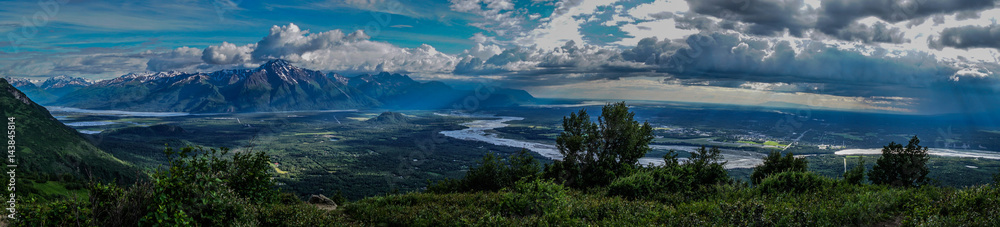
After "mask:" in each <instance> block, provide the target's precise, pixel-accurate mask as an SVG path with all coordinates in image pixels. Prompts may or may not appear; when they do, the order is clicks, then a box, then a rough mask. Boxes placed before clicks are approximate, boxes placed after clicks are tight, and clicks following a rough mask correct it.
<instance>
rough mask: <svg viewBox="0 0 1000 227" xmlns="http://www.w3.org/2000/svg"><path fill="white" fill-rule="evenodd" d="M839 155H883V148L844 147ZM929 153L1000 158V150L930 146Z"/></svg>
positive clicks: (947, 155)
mask: <svg viewBox="0 0 1000 227" xmlns="http://www.w3.org/2000/svg"><path fill="white" fill-rule="evenodd" d="M835 154H837V155H881V154H882V148H870V149H844V150H839V151H837V152H835ZM927 154H929V155H934V156H942V157H960V158H985V159H997V160H1000V152H995V151H983V150H956V149H946V148H929V149H928V150H927Z"/></svg>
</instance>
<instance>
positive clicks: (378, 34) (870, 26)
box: [0, 0, 1000, 114]
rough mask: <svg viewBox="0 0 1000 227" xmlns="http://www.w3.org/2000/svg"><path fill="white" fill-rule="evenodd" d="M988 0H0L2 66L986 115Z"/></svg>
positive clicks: (991, 1)
mask: <svg viewBox="0 0 1000 227" xmlns="http://www.w3.org/2000/svg"><path fill="white" fill-rule="evenodd" d="M998 4H1000V3H998V2H997V1H996V0H429V1H417V0H339V1H296V0H286V1H251V0H201V1H193V0H192V1H186V0H179V1H156V0H152V1H90V0H41V1H0V6H3V7H0V76H5V77H25V78H30V79H36V80H42V79H45V78H47V77H51V76H59V75H67V76H72V77H83V78H87V79H91V80H101V79H109V78H114V77H118V76H121V75H124V74H127V73H131V72H145V71H183V72H209V71H216V70H221V69H231V68H254V67H257V66H258V65H259V64H261V63H263V62H266V61H267V60H271V59H279V58H280V59H285V60H288V61H290V62H292V63H293V64H295V65H296V66H299V67H304V68H308V69H313V70H321V71H328V72H337V73H340V74H344V75H347V76H353V75H357V74H361V73H374V72H380V71H388V72H397V73H405V74H409V75H410V76H411V77H413V78H415V79H417V80H424V81H428V80H441V81H445V82H448V83H453V84H471V83H487V84H492V85H499V86H506V87H514V88H520V89H525V90H527V91H528V92H530V93H531V94H532V95H535V96H536V97H543V98H583V99H626V100H658V101H684V102H707V103H724V104H743V105H761V106H789V105H792V106H803V105H804V106H812V107H817V108H831V109H841V110H852V111H876V112H891V113H904V114H941V113H965V114H990V113H993V112H995V111H996V110H998V109H997V107H998V106H1000V99H998V98H997V97H1000V96H998V94H1000V75H997V72H998V71H1000V25H997V19H998V18H1000V8H997V6H998Z"/></svg>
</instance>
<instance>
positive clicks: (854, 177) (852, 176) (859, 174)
mask: <svg viewBox="0 0 1000 227" xmlns="http://www.w3.org/2000/svg"><path fill="white" fill-rule="evenodd" d="M864 180H865V159H864V158H860V159H858V164H857V165H856V166H854V168H851V170H848V171H847V172H844V182H847V183H848V184H854V185H859V184H861V183H862V182H864Z"/></svg>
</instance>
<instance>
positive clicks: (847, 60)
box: [664, 33, 957, 87]
mask: <svg viewBox="0 0 1000 227" xmlns="http://www.w3.org/2000/svg"><path fill="white" fill-rule="evenodd" d="M687 43H688V45H689V47H687V48H684V49H681V50H678V51H676V52H674V53H673V54H672V55H671V56H670V61H668V62H667V63H666V64H665V65H664V67H666V68H667V69H670V70H671V72H672V74H675V75H677V76H678V77H680V78H685V77H690V78H694V77H699V78H716V79H727V80H745V81H757V82H786V83H797V82H801V83H836V84H858V85H872V84H890V85H902V86H910V87H927V86H930V85H932V84H934V83H937V82H940V81H945V80H947V77H948V76H950V75H952V74H954V73H955V72H956V71H957V70H955V69H953V68H951V67H948V66H947V65H943V64H941V63H939V62H938V61H937V60H936V59H935V58H934V57H933V56H931V55H929V54H926V53H920V52H911V53H908V54H907V55H906V56H905V57H890V56H889V55H890V53H889V52H888V51H886V50H884V49H878V50H877V51H874V52H873V53H871V54H870V55H868V56H866V55H863V54H861V53H858V52H854V51H846V50H841V49H838V48H836V47H833V46H829V45H826V44H823V43H820V42H809V43H803V44H800V45H802V46H801V47H800V48H801V50H800V51H798V52H796V50H795V49H794V48H793V47H792V44H791V43H789V42H788V41H770V42H769V41H767V40H762V39H752V38H750V39H743V38H741V37H740V36H739V35H737V34H720V33H715V34H710V35H701V34H699V35H692V36H691V37H689V38H688V40H687ZM886 59H891V60H886Z"/></svg>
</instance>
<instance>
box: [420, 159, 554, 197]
mask: <svg viewBox="0 0 1000 227" xmlns="http://www.w3.org/2000/svg"><path fill="white" fill-rule="evenodd" d="M479 163H480V164H479V166H476V167H469V172H466V173H465V177H464V178H462V179H460V180H455V179H445V180H441V181H438V182H437V183H432V184H430V185H429V186H427V191H429V192H434V193H453V192H468V191H498V190H500V189H503V188H506V187H511V186H514V184H515V182H518V181H520V180H533V179H536V178H538V174H539V173H540V172H541V171H542V170H541V166H540V165H539V164H538V161H536V160H535V158H534V157H532V156H531V154H530V153H528V150H526V149H521V151H519V152H517V153H516V154H513V155H511V156H510V157H509V158H507V161H504V160H501V159H499V158H497V157H496V156H495V155H493V154H492V153H488V154H486V156H484V157H483V159H482V160H480V161H479Z"/></svg>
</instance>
